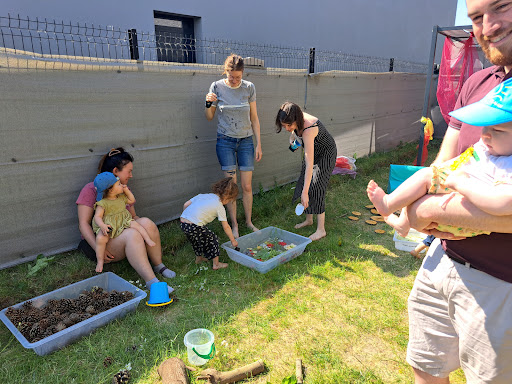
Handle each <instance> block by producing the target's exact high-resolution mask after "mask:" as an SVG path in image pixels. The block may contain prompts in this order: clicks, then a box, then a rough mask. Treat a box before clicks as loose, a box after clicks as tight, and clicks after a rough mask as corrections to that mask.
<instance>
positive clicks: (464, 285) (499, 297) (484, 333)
mask: <svg viewBox="0 0 512 384" xmlns="http://www.w3.org/2000/svg"><path fill="white" fill-rule="evenodd" d="M482 257H485V255H482ZM408 304H409V345H408V347H407V362H408V363H409V364H410V365H411V366H412V367H414V368H417V369H419V370H421V371H423V372H426V373H428V374H430V375H432V376H435V377H448V375H449V373H450V372H452V371H454V370H455V369H457V368H458V367H459V366H460V367H462V369H463V371H464V373H465V375H466V380H467V382H468V383H471V384H474V383H493V384H510V383H512V284H510V283H507V282H505V281H503V280H500V279H497V278H494V277H492V276H490V275H488V274H486V273H483V272H481V271H478V270H476V269H473V268H469V267H466V266H465V265H463V264H460V263H457V262H455V261H453V260H451V259H450V258H449V257H448V256H446V254H445V253H444V251H443V248H442V247H441V244H440V241H439V239H436V240H435V241H434V242H433V243H432V245H431V247H430V250H429V252H428V254H427V256H426V257H425V259H424V261H423V265H422V267H421V269H420V270H419V272H418V275H417V277H416V281H415V282H414V286H413V289H412V291H411V294H410V296H409V301H408Z"/></svg>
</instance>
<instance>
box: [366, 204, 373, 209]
mask: <svg viewBox="0 0 512 384" xmlns="http://www.w3.org/2000/svg"><path fill="white" fill-rule="evenodd" d="M364 207H365V208H368V209H372V208H375V205H373V204H369V205H365V206H364Z"/></svg>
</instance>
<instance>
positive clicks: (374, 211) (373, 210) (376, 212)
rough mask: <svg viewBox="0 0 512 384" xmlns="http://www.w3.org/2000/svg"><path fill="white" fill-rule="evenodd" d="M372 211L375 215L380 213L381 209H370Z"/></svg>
mask: <svg viewBox="0 0 512 384" xmlns="http://www.w3.org/2000/svg"><path fill="white" fill-rule="evenodd" d="M370 212H371V213H373V214H374V215H378V214H379V211H377V210H376V209H375V208H374V209H372V210H370Z"/></svg>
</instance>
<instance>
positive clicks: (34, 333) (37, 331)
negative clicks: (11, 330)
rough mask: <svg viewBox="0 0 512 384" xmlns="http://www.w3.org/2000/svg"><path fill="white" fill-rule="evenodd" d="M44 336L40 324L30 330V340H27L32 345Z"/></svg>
mask: <svg viewBox="0 0 512 384" xmlns="http://www.w3.org/2000/svg"><path fill="white" fill-rule="evenodd" d="M42 335H43V332H42V330H41V328H40V327H39V323H35V324H34V325H32V328H30V332H29V337H30V339H27V340H28V341H30V342H31V343H33V342H34V340H35V339H39V340H41V336H42Z"/></svg>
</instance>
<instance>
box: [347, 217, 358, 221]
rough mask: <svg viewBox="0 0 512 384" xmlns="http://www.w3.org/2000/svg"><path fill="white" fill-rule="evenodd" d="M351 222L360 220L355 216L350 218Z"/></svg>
mask: <svg viewBox="0 0 512 384" xmlns="http://www.w3.org/2000/svg"><path fill="white" fill-rule="evenodd" d="M348 218H349V219H350V220H353V221H357V220H359V217H355V216H349V217H348Z"/></svg>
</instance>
